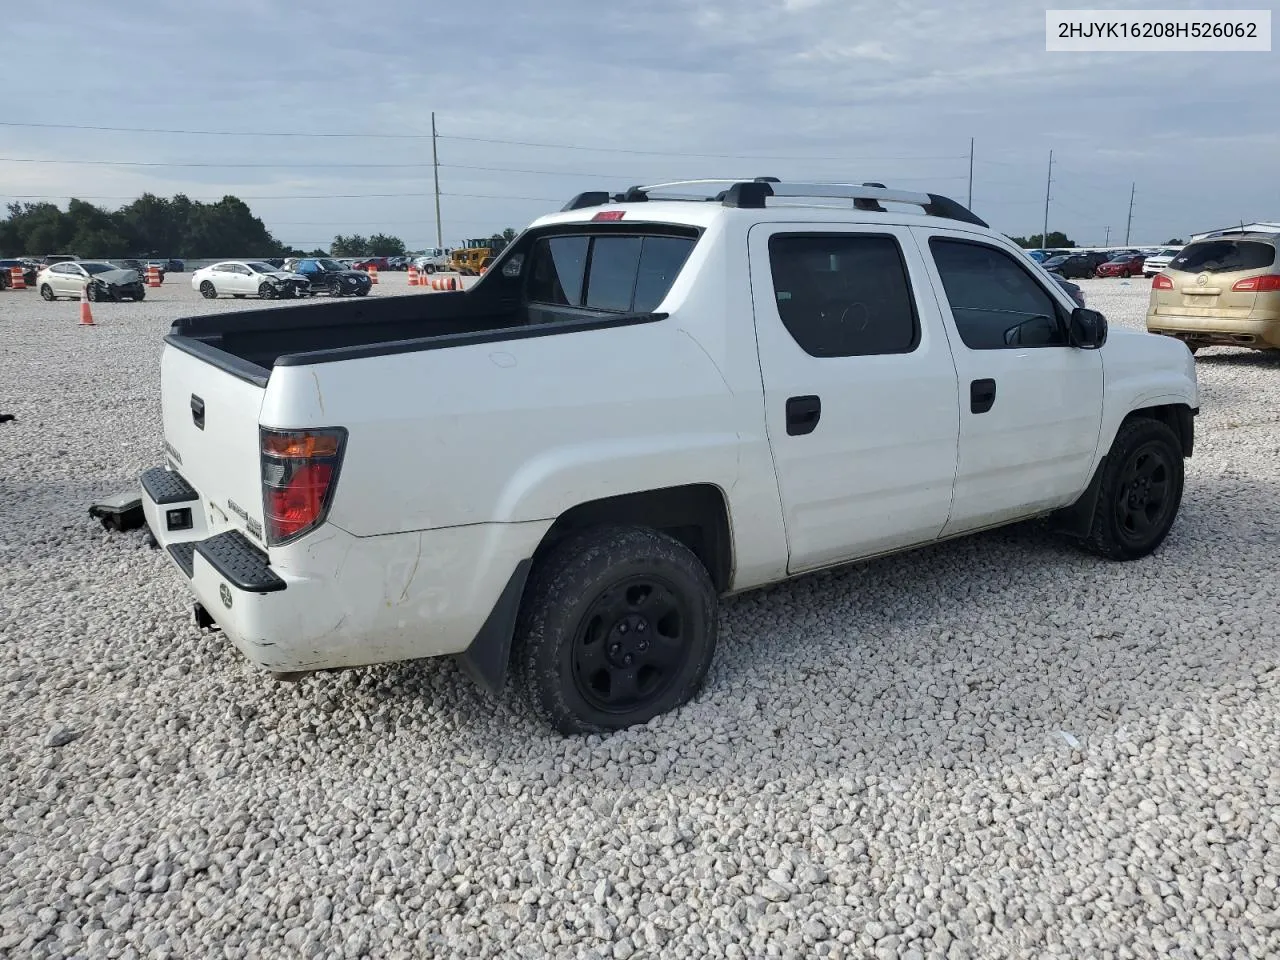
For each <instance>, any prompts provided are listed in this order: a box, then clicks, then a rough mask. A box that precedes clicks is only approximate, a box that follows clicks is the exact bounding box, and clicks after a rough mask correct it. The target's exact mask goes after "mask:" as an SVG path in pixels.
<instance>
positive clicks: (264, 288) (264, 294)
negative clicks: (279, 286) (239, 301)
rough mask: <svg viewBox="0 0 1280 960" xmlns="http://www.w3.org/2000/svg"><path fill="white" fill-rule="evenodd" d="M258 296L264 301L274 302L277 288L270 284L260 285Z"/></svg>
mask: <svg viewBox="0 0 1280 960" xmlns="http://www.w3.org/2000/svg"><path fill="white" fill-rule="evenodd" d="M258 296H259V297H261V298H262V299H263V300H274V299H275V298H276V288H275V287H273V286H272V285H271V284H269V283H263V284H259V286H258Z"/></svg>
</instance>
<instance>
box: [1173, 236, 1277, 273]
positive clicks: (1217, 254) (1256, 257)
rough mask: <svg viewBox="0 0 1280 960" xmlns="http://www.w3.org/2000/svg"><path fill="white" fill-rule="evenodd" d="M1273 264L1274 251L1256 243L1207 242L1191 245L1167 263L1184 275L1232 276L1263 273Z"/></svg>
mask: <svg viewBox="0 0 1280 960" xmlns="http://www.w3.org/2000/svg"><path fill="white" fill-rule="evenodd" d="M1275 262H1276V248H1275V247H1273V246H1272V245H1271V244H1269V243H1259V242H1258V241H1256V240H1207V241H1205V242H1204V243H1193V244H1191V246H1189V247H1187V248H1186V249H1184V250H1183V251H1182V252H1181V253H1179V254H1178V255H1177V256H1176V257H1174V258H1173V260H1172V261H1171V262H1170V263H1169V269H1171V270H1182V271H1184V272H1186V273H1234V272H1235V271H1237V270H1263V269H1265V268H1267V267H1269V266H1271V265H1272V264H1274V263H1275Z"/></svg>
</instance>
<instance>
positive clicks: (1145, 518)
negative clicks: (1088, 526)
mask: <svg viewBox="0 0 1280 960" xmlns="http://www.w3.org/2000/svg"><path fill="white" fill-rule="evenodd" d="M1182 483H1183V462H1182V444H1181V443H1180V442H1179V441H1178V438H1177V436H1176V435H1175V434H1174V432H1173V431H1172V430H1171V429H1170V428H1169V426H1168V425H1167V424H1165V423H1162V422H1161V421H1159V420H1152V419H1150V418H1148V417H1134V418H1133V419H1131V420H1126V421H1125V422H1124V423H1122V424H1121V425H1120V429H1119V431H1117V433H1116V439H1115V441H1114V442H1113V443H1112V444H1111V450H1110V451H1108V453H1107V463H1106V466H1105V467H1104V468H1103V474H1102V482H1101V483H1100V484H1099V486H1098V499H1097V503H1096V504H1095V506H1094V511H1093V529H1092V530H1090V532H1089V535H1088V537H1086V539H1085V541H1084V545H1085V547H1086V548H1088V549H1089V550H1090V551H1092V552H1093V553H1096V554H1098V555H1099V556H1101V557H1106V558H1107V559H1109V560H1137V559H1138V558H1140V557H1145V556H1147V554H1149V553H1151V552H1152V551H1153V550H1155V549H1156V547H1158V546H1160V544H1161V543H1162V542H1163V541H1164V538H1165V537H1166V536H1167V535H1168V533H1169V529H1170V528H1171V527H1172V526H1173V521H1174V520H1175V519H1176V518H1177V515H1178V507H1179V505H1180V504H1181V503H1182ZM1157 489H1159V490H1160V491H1161V495H1160V496H1158V497H1157V496H1154V495H1153V491H1154V490H1157Z"/></svg>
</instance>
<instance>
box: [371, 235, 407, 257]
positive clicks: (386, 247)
mask: <svg viewBox="0 0 1280 960" xmlns="http://www.w3.org/2000/svg"><path fill="white" fill-rule="evenodd" d="M404 253H405V248H404V241H403V240H401V239H400V238H399V237H389V236H387V235H386V234H385V233H375V234H374V235H373V236H372V237H370V238H369V247H368V255H369V256H371V257H403V256H404Z"/></svg>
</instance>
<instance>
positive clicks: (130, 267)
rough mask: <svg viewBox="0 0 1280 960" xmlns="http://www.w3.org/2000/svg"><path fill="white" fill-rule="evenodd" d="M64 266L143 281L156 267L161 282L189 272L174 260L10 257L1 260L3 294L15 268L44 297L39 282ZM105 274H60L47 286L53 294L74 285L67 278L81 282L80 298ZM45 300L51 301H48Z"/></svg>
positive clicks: (58, 255)
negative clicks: (91, 280) (119, 272)
mask: <svg viewBox="0 0 1280 960" xmlns="http://www.w3.org/2000/svg"><path fill="white" fill-rule="evenodd" d="M64 263H73V264H75V263H78V264H81V265H82V267H84V265H89V264H96V265H98V266H103V265H105V266H106V267H109V268H111V269H114V270H125V271H133V272H134V273H136V274H138V277H139V279H140V280H145V279H146V272H147V270H148V268H150V267H156V268H157V269H159V271H160V279H161V280H162V281H163V280H164V278H165V275H166V274H169V273H175V272H176V273H181V272H182V271H183V270H185V269H186V263H185V262H184V261H182V260H179V259H177V258H174V257H167V258H154V257H153V258H150V259H146V258H141V257H138V258H133V257H129V258H124V259H118V260H117V259H112V260H82V259H81V258H80V257H78V256H76V255H75V254H71V253H50V254H46V255H45V256H43V257H8V258H0V290H4V289H7V288H9V287H11V286H12V285H13V268H14V267H20V268H21V269H22V279H23V282H24V283H26V285H27V287H28V288H30V289H39V290H41V293H43V290H42V289H41V288H42V286H43V285H44V284H43V283H42V281H41V279H40V277H41V274H43V273H44V272H45V271H46V270H48V269H49V268H51V267H54V266H57V265H58V264H64ZM103 272H104V271H102V270H100V269H97V267H95V268H94V270H89V269H87V268H84V269H80V270H71V271H66V270H63V271H58V272H57V273H54V274H52V279H51V280H50V281H49V283H48V286H49V289H50V291H51V292H54V291H55V288H56V290H58V291H61V290H63V289H64V288H66V287H67V284H68V283H71V282H72V281H71V280H70V279H68V278H78V280H76V281H75V282H78V283H79V286H78V287H76V289H75V293H74V295H75V296H76V297H79V296H80V290H81V289H82V288H83V287H84V285H85V281H86V279H87V278H88V277H89V275H90V274H91V273H92V275H93V276H95V277H100V276H101V275H102V274H103ZM100 286H101V284H99V287H100ZM68 289H69V288H68ZM92 293H93V291H92V290H91V295H92ZM70 295H71V294H70V293H62V292H54V297H53V298H54V299H56V298H57V297H59V296H70ZM45 299H50V298H49V297H46V298H45ZM138 299H141V298H138Z"/></svg>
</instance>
